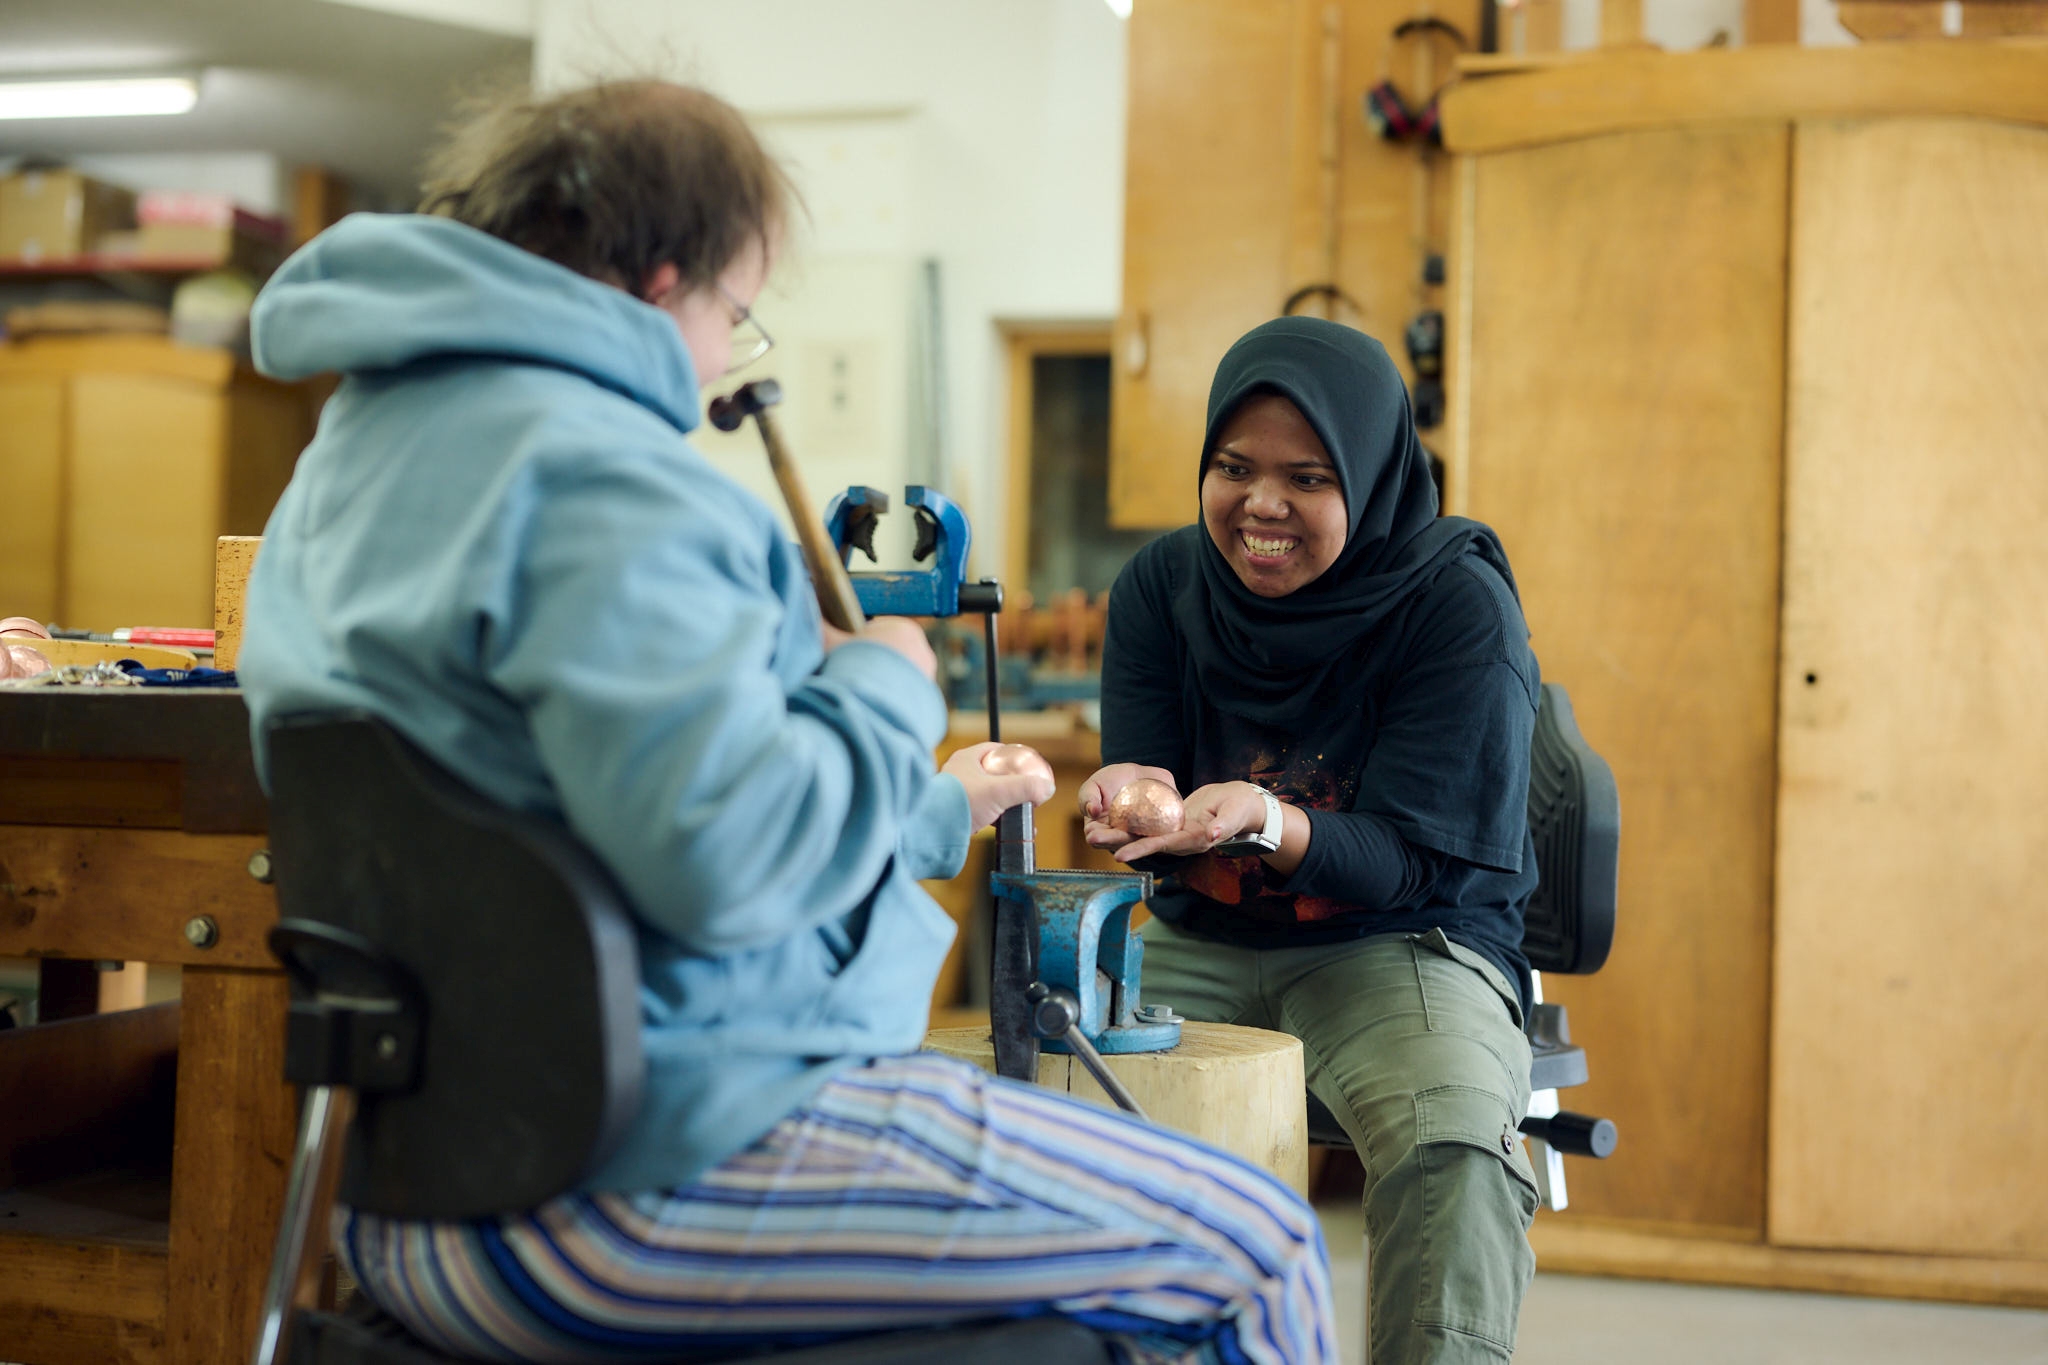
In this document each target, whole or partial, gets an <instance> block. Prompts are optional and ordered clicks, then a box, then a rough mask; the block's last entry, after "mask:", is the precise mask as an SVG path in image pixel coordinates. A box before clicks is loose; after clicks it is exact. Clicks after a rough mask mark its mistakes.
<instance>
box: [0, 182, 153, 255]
mask: <svg viewBox="0 0 2048 1365" xmlns="http://www.w3.org/2000/svg"><path fill="white" fill-rule="evenodd" d="M134 226H135V195H134V194H133V193H132V192H130V191H128V190H124V189H122V188H121V187H120V186H118V185H109V184H107V183H105V182H104V181H100V180H94V179H92V178H91V177H90V176H85V175H81V174H79V173H78V172H77V171H16V172H15V173H14V174H12V175H10V176H6V177H4V178H0V260H9V261H20V262H22V263H24V264H27V265H35V264H37V263H39V262H42V261H54V260H63V259H65V258H67V257H72V256H83V255H85V254H87V253H88V252H90V251H91V250H92V249H93V247H94V246H95V245H96V244H97V243H98V241H99V239H100V238H101V237H102V236H104V235H105V234H107V233H109V232H119V231H121V230H122V229H124V228H132V227H134Z"/></svg>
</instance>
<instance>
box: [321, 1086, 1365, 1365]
mask: <svg viewBox="0 0 2048 1365" xmlns="http://www.w3.org/2000/svg"><path fill="white" fill-rule="evenodd" d="M337 1227H338V1242H339V1246H340V1250H341V1254H342V1257H343V1259H344V1261H345V1262H346V1264H347V1265H348V1267H349V1270H350V1272H351V1273H352V1274H353V1275H354V1276H355V1278H356V1279H357V1280H358V1281H359V1282H360V1283H361V1285H362V1287H363V1289H364V1291H365V1292H366V1293H367V1294H369V1296H370V1297H371V1298H372V1299H373V1300H374V1301H375V1302H376V1303H377V1304H379V1305H380V1306H381V1307H382V1308H383V1309H384V1310H385V1311H386V1312H387V1313H390V1314H391V1315H392V1316H393V1317H395V1318H397V1319H398V1320H399V1321H401V1322H403V1323H404V1324H405V1325H406V1326H407V1327H409V1328H411V1330H412V1331H413V1332H414V1333H416V1334H417V1335H419V1336H420V1337H421V1338H423V1339H424V1340H426V1341H427V1342H429V1343H431V1344H432V1345H434V1346H436V1347H438V1348H440V1349H442V1350H444V1351H448V1352H450V1353H454V1354H459V1355H464V1356H470V1357H474V1358H477V1359H481V1360H501V1361H503V1360H517V1361H533V1362H539V1363H540V1365H584V1363H585V1362H590V1363H591V1365H597V1363H598V1362H613V1361H621V1360H633V1359H662V1360H687V1359H691V1358H693V1357H698V1356H703V1357H716V1356H720V1355H730V1354H735V1353H738V1352H741V1351H745V1350H748V1349H757V1348H762V1347H770V1346H772V1347H796V1346H801V1345H810V1344H815V1343H817V1342H820V1341H827V1340H833V1339H837V1338H842V1337H847V1336H852V1335H858V1334H861V1333H866V1332H875V1331H885V1330H889V1329H892V1328H902V1327H923V1326H935V1325H940V1324H945V1323H966V1322H973V1321H986V1320H992V1319H1001V1318H1017V1317H1031V1316H1037V1315H1040V1314H1046V1313H1058V1314H1064V1315H1066V1316H1068V1317H1072V1318H1075V1319H1078V1320H1079V1321H1082V1322H1085V1323H1087V1324H1089V1325H1090V1326H1093V1327H1095V1328H1097V1329H1099V1330H1102V1331H1104V1332H1107V1333H1112V1334H1114V1336H1115V1340H1116V1342H1117V1343H1118V1344H1119V1345H1120V1346H1121V1348H1122V1354H1123V1355H1124V1357H1125V1358H1126V1359H1129V1360H1132V1361H1142V1362H1166V1361H1189V1360H1192V1361H1217V1362H1227V1363H1228V1365H1236V1362H1255V1363H1256V1365H1283V1363H1284V1365H1295V1363H1296V1362H1300V1363H1301V1365H1312V1363H1319V1362H1334V1361H1335V1360H1336V1359H1337V1336H1336V1331H1335V1328H1334V1327H1333V1326H1332V1320H1331V1315H1330V1284H1329V1265H1328V1261H1327V1258H1326V1256H1325V1253H1324V1250H1323V1241H1322V1233H1321V1230H1320V1228H1319V1227H1318V1225H1317V1223H1316V1219H1315V1215H1314V1214H1313V1213H1312V1212H1311V1211H1310V1210H1309V1208H1308V1207H1307V1206H1306V1205H1305V1204H1303V1203H1302V1202H1301V1200H1300V1199H1299V1198H1297V1197H1296V1196H1295V1194H1294V1193H1293V1192H1292V1191H1291V1190H1289V1189H1287V1188H1286V1187H1285V1186H1283V1185H1282V1184H1280V1183H1279V1182H1278V1181H1276V1180H1274V1179H1273V1178H1272V1177H1271V1176H1268V1175H1267V1174H1265V1173H1264V1172H1262V1171H1259V1170H1257V1169H1255V1168H1253V1167H1251V1166H1248V1165H1246V1164H1244V1163H1243V1162H1241V1161H1239V1160H1237V1159H1236V1158H1235V1157H1231V1156H1228V1155H1226V1154H1224V1153H1222V1152H1219V1151H1217V1150H1216V1149H1214V1148H1212V1147H1208V1146H1205V1145H1203V1144H1201V1143H1199V1142H1196V1141H1194V1140H1193V1139H1191V1138H1186V1137H1182V1136H1180V1135H1178V1134H1175V1133H1169V1132H1166V1131H1164V1130H1161V1129H1157V1128H1153V1127H1150V1126H1148V1125H1146V1124H1143V1123H1139V1122H1137V1121H1135V1120H1132V1119H1130V1118H1127V1117H1125V1116H1124V1115H1122V1114H1118V1113H1114V1112H1112V1111H1110V1110H1106V1109H1101V1108H1097V1107H1095V1106H1093V1105H1089V1104H1084V1103H1081V1102H1079V1101H1077V1100H1072V1099H1069V1098H1067V1097H1066V1096H1064V1095H1057V1094H1054V1093H1052V1092H1050V1091H1045V1090H1040V1089H1037V1088H1035V1087H1032V1086H1023V1085H1013V1084H1011V1083H1009V1082H1007V1081H999V1080H996V1079H995V1078H994V1077H991V1076H988V1075H986V1074H984V1073H983V1072H981V1071H978V1070H976V1069H974V1068H973V1067H970V1066H968V1065H966V1064H964V1063H961V1062H957V1061H953V1060H951V1059H948V1058H944V1057H938V1056H934V1055H930V1054H919V1055H917V1056H911V1057H892V1058H885V1059H883V1060H880V1061H877V1062H874V1063H871V1064H869V1065H867V1066H864V1067H858V1068H854V1069H852V1070H849V1071H847V1072H844V1073H843V1074H842V1075H841V1076H840V1077H839V1078H837V1079H835V1080H833V1081H830V1082H828V1083H827V1084H826V1085H825V1087H824V1088H823V1089H822V1090H820V1091H819V1093H818V1094H817V1096H816V1097H815V1099H814V1100H813V1101H812V1102H811V1103H809V1104H807V1105H805V1106H804V1107H803V1108H802V1109H799V1110H798V1111H796V1112H795V1113H793V1114H791V1115H790V1116H789V1117H788V1118H786V1119H784V1120H783V1121H782V1122H781V1123H780V1124H778V1125H777V1126H776V1127H775V1128H774V1129H773V1130H772V1131H771V1132H769V1134H768V1135H767V1136H766V1137H765V1138H763V1139H762V1140H761V1141H760V1142H758V1143H756V1144H754V1145H753V1146H752V1147H750V1148H748V1149H747V1150H746V1151H744V1152H742V1153H740V1154H739V1155H738V1156H736V1157H734V1158H733V1159H732V1160H730V1161H728V1162H726V1163H724V1164H723V1165H721V1166H719V1167H717V1168H715V1169H713V1170H712V1171H711V1172H709V1173H708V1174H707V1175H706V1176H705V1177H704V1178H703V1179H702V1180H700V1181H698V1182H697V1183H695V1184H693V1185H689V1186H686V1187H684V1188H682V1189H677V1190H670V1191H660V1192H650V1193H643V1194H600V1195H569V1196H565V1197H563V1198H560V1199H557V1200H554V1201H552V1202H550V1203H548V1204H546V1205H544V1206H542V1207H541V1208H539V1209H536V1210H533V1211H532V1212H531V1213H527V1214H521V1215H514V1216H509V1217H503V1218H497V1219H492V1220H488V1221H483V1222H473V1223H429V1222H399V1221H393V1220H388V1219H381V1218H376V1217H373V1216H370V1215H368V1214H356V1213H351V1212H350V1211H348V1210H342V1211H341V1217H340V1219H339V1222H338V1224H337Z"/></svg>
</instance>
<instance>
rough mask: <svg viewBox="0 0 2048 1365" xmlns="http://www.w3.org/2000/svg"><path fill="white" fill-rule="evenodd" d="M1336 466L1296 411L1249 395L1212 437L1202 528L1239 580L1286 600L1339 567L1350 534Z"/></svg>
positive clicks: (1275, 398)
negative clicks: (1292, 593)
mask: <svg viewBox="0 0 2048 1365" xmlns="http://www.w3.org/2000/svg"><path fill="white" fill-rule="evenodd" d="M1350 524H1351V523H1350V517H1349V516H1348V514H1347V513H1346V510H1345V506H1344V490H1343V488H1342V487H1341V486H1340V485H1339V483H1338V482H1337V466H1336V464H1335V463H1334V462H1332V461H1331V459H1330V454H1329V452H1328V451H1326V450H1325V449H1323V443H1322V440H1321V438H1320V437H1318V436H1317V435H1316V433H1315V428H1314V427H1311V426H1310V425H1309V424H1308V419H1307V418H1306V417H1303V416H1302V415H1301V409H1299V408H1297V407H1295V406H1294V404H1292V403H1290V402H1288V401H1287V400H1286V399H1285V398H1282V397H1281V396H1280V395H1279V394H1276V393H1260V394H1254V395H1252V396H1251V397H1250V398H1247V399H1245V400H1244V402H1242V403H1240V404H1239V405H1238V407H1237V410H1236V411H1235V412H1233V413H1231V414H1230V417H1229V419H1228V420H1226V421H1225V422H1224V424H1223V426H1222V428H1221V430H1219V431H1218V432H1217V433H1216V444H1215V445H1214V447H1212V448H1211V450H1210V452H1209V468H1208V470H1207V472H1206V473H1204V474H1203V475H1202V525H1203V526H1204V527H1205V528H1207V530H1208V532H1209V539H1210V540H1211V541H1213V542H1214V543H1215V545H1216V548H1217V549H1218V550H1220V551H1222V552H1223V558H1224V559H1225V561H1227V562H1228V563H1229V565H1230V567H1231V569H1232V570H1234V571H1235V572H1236V574H1237V577H1238V580H1239V581H1240V582H1242V583H1243V584H1244V585H1245V586H1246V587H1247V588H1250V589H1251V590H1252V591H1253V592H1255V593H1257V594H1258V595H1259V596H1261V597H1285V596H1287V595H1288V594H1289V593H1291V592H1295V591H1297V590H1299V589H1301V588H1304V587H1306V586H1307V585H1309V584H1310V583H1313V582H1315V581H1316V579H1318V578H1320V577H1322V576H1323V572H1324V570H1326V569H1328V568H1329V567H1330V566H1331V565H1332V564H1334V563H1336V562H1337V556H1338V555H1339V554H1340V553H1342V551H1343V549H1344V539H1345V536H1346V535H1347V534H1348V532H1349V530H1350Z"/></svg>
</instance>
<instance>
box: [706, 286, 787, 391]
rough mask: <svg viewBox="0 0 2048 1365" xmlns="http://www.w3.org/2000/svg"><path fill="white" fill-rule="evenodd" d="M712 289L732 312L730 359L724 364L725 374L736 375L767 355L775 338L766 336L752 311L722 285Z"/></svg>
mask: <svg viewBox="0 0 2048 1365" xmlns="http://www.w3.org/2000/svg"><path fill="white" fill-rule="evenodd" d="M712 287H713V288H715V289H717V290H718V294H719V297H720V298H722V299H724V300H725V302H726V306H727V307H729V308H731V309H732V312H733V318H732V333H733V342H732V358H731V359H730V360H729V361H727V362H726V366H725V372H726V373H727V374H737V373H739V372H740V371H741V370H744V369H745V368H747V366H749V365H751V364H753V363H754V362H755V361H757V360H759V359H760V358H761V357H762V356H764V355H767V354H768V351H769V349H770V348H771V347H773V346H774V345H775V338H774V337H772V336H769V335H768V329H767V328H766V327H763V326H762V325H761V320H760V319H759V318H757V317H755V316H754V313H753V310H752V309H750V308H748V307H747V305H745V304H744V303H741V302H740V301H739V300H738V299H736V298H734V297H733V296H732V295H731V294H730V293H727V292H726V288H725V286H724V285H722V284H714V285H713V286H712Z"/></svg>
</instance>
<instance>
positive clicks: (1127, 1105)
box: [1062, 1024, 1152, 1123]
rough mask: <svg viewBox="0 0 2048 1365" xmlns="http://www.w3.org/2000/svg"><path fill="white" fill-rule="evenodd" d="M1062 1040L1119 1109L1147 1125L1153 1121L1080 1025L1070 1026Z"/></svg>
mask: <svg viewBox="0 0 2048 1365" xmlns="http://www.w3.org/2000/svg"><path fill="white" fill-rule="evenodd" d="M1062 1039H1063V1041H1064V1042H1065V1043H1066V1045H1067V1046H1068V1047H1070V1048H1072V1049H1074V1055H1075V1056H1076V1057H1079V1058H1080V1059H1081V1065H1082V1066H1085V1067H1087V1068H1088V1074H1089V1075H1091V1076H1093V1077H1094V1078H1095V1083H1096V1084H1097V1085H1099V1086H1101V1087H1102V1088H1103V1090H1104V1091H1105V1092H1107V1093H1108V1095H1109V1097H1110V1098H1111V1099H1113V1100H1115V1101H1116V1107H1117V1108H1119V1109H1121V1110H1123V1111H1124V1112H1125V1113H1126V1114H1129V1115H1131V1116H1132V1117H1133V1118H1140V1119H1144V1120H1145V1122H1147V1123H1150V1122H1151V1121H1152V1119H1151V1117H1150V1116H1149V1115H1147V1114H1146V1113H1145V1111H1144V1110H1143V1109H1140V1108H1139V1107H1138V1099H1137V1096H1135V1095H1133V1094H1131V1092H1130V1089H1129V1088H1128V1087H1127V1086H1125V1085H1124V1083H1123V1082H1122V1081H1121V1080H1119V1079H1117V1074H1116V1073H1115V1072H1114V1071H1111V1070H1110V1069H1109V1063H1107V1062H1105V1061H1103V1060H1102V1054H1101V1053H1099V1052H1097V1051H1096V1050H1095V1044H1093V1043H1091V1042H1089V1041H1088V1036H1087V1035H1086V1034H1084V1033H1082V1032H1081V1029H1080V1026H1079V1025H1078V1024H1070V1025H1068V1026H1067V1031H1066V1033H1065V1034H1063V1035H1062Z"/></svg>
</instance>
